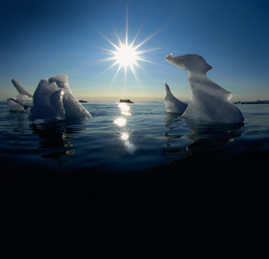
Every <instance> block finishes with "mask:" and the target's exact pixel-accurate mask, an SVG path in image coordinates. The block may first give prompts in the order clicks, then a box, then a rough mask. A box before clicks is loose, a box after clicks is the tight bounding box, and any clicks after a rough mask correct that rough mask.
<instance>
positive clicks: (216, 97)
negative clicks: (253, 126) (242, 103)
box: [165, 54, 244, 123]
mask: <svg viewBox="0 0 269 259" xmlns="http://www.w3.org/2000/svg"><path fill="white" fill-rule="evenodd" d="M165 60H166V61H168V62H170V63H171V64H173V65H175V66H177V67H179V68H181V69H184V70H187V71H188V74H189V76H188V79H189V84H190V87H191V98H190V103H189V105H188V107H187V109H186V110H185V112H184V113H183V115H182V117H185V118H189V119H195V120H204V121H213V122H220V123H242V122H243V121H244V117H243V115H242V113H241V111H240V110H239V109H238V108H237V107H236V106H235V105H234V104H233V103H232V101H231V98H232V94H231V93H230V92H229V91H227V90H225V89H223V88H222V87H220V86H219V85H217V84H216V83H214V82H213V81H211V80H210V79H209V78H208V77H207V75H206V73H207V71H208V70H210V69H211V68H212V67H211V66H210V65H208V64H207V63H206V61H205V60H204V59H203V57H201V56H199V55H196V54H187V55H183V56H177V57H173V56H172V55H171V54H170V55H168V56H166V57H165Z"/></svg>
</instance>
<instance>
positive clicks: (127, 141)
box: [114, 103, 136, 154]
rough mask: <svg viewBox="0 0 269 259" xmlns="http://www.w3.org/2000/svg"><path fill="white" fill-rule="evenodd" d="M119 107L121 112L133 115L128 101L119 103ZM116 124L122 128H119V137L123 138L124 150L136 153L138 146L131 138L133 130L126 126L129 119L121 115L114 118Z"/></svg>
mask: <svg viewBox="0 0 269 259" xmlns="http://www.w3.org/2000/svg"><path fill="white" fill-rule="evenodd" d="M118 107H119V108H120V112H121V114H122V115H125V116H130V115H131V113H130V112H129V111H130V107H129V106H128V105H127V104H126V103H119V104H118ZM114 124H116V125H117V126H119V127H120V128H121V130H119V134H120V136H119V138H120V140H122V144H123V148H124V150H126V151H127V152H128V153H129V154H134V152H135V151H136V147H135V145H134V144H133V142H132V140H131V132H130V130H129V129H128V128H127V127H126V125H127V120H126V119H125V118H124V117H119V118H116V119H115V120H114Z"/></svg>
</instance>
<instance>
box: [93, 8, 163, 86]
mask: <svg viewBox="0 0 269 259" xmlns="http://www.w3.org/2000/svg"><path fill="white" fill-rule="evenodd" d="M165 26H166V25H165ZM165 26H163V27H162V28H160V29H159V30H157V31H156V32H155V33H153V34H152V35H150V36H149V37H148V38H146V39H145V40H144V41H142V42H141V43H139V44H137V45H134V43H135V40H136V38H137V36H138V34H139V32H140V31H141V29H142V27H143V23H142V25H141V26H140V28H139V30H138V32H137V33H136V35H135V37H134V39H133V41H132V42H131V43H129V39H128V30H129V28H128V6H127V8H126V32H125V33H126V34H125V40H124V41H121V39H120V37H119V34H118V32H117V30H116V29H115V28H114V30H115V32H116V36H117V38H118V42H119V43H118V45H117V44H115V43H113V42H112V41H111V40H109V39H108V38H107V37H105V36H104V35H103V34H102V33H100V32H99V34H100V35H101V36H102V37H103V38H104V39H105V40H106V41H107V42H109V43H110V44H111V45H112V46H113V47H114V50H111V49H106V48H102V47H97V48H100V49H102V50H105V51H107V52H108V53H110V57H108V58H105V59H102V60H101V61H110V60H112V61H114V63H113V64H112V65H110V66H109V67H108V68H106V69H105V70H104V71H102V72H101V73H100V74H99V75H101V74H103V73H104V72H106V71H107V70H109V69H111V68H112V67H114V66H116V65H118V69H117V71H116V73H115V75H114V77H113V79H112V80H111V83H110V86H111V85H112V84H113V81H114V80H115V78H116V77H117V75H118V73H119V71H120V70H121V68H124V70H125V81H126V75H127V71H128V70H131V71H132V74H133V76H134V77H135V79H136V81H137V82H138V81H139V80H138V75H137V73H136V71H135V67H138V68H139V69H141V70H143V71H144V72H146V71H145V70H144V69H143V68H142V66H141V65H140V64H139V63H140V61H144V62H148V63H152V64H155V65H160V64H158V63H155V62H152V61H150V60H147V59H145V58H143V57H142V56H141V54H142V53H146V52H149V51H154V50H157V49H160V47H157V48H153V49H147V50H138V49H139V48H140V47H141V46H142V45H143V44H145V43H146V42H147V41H148V40H150V39H151V38H152V37H153V36H155V35H156V34H157V33H159V32H160V31H161V30H162V29H163V28H164V27H165Z"/></svg>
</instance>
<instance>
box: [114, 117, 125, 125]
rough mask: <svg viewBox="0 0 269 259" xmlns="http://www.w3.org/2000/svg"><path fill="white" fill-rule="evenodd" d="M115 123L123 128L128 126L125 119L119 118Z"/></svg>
mask: <svg viewBox="0 0 269 259" xmlns="http://www.w3.org/2000/svg"><path fill="white" fill-rule="evenodd" d="M114 123H115V124H117V125H118V126H120V127H122V126H124V125H125V124H126V120H125V119H123V118H118V119H116V120H114Z"/></svg>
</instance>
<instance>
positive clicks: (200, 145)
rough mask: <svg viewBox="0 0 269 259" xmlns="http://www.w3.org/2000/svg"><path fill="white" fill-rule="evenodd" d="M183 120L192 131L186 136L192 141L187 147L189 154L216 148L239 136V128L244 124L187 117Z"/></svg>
mask: <svg viewBox="0 0 269 259" xmlns="http://www.w3.org/2000/svg"><path fill="white" fill-rule="evenodd" d="M185 121H186V123H187V125H188V127H189V128H190V130H191V132H192V133H191V134H190V135H189V136H188V139H190V140H191V141H192V143H191V144H190V145H188V147H187V149H188V150H189V151H190V155H193V154H197V153H202V152H205V151H207V150H211V149H214V148H218V147H220V146H223V145H225V144H227V143H228V142H229V141H232V140H233V139H234V138H237V137H240V136H241V132H240V131H239V129H240V128H241V127H242V126H243V125H244V124H243V123H241V124H228V123H214V122H205V121H192V120H187V119H185Z"/></svg>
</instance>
